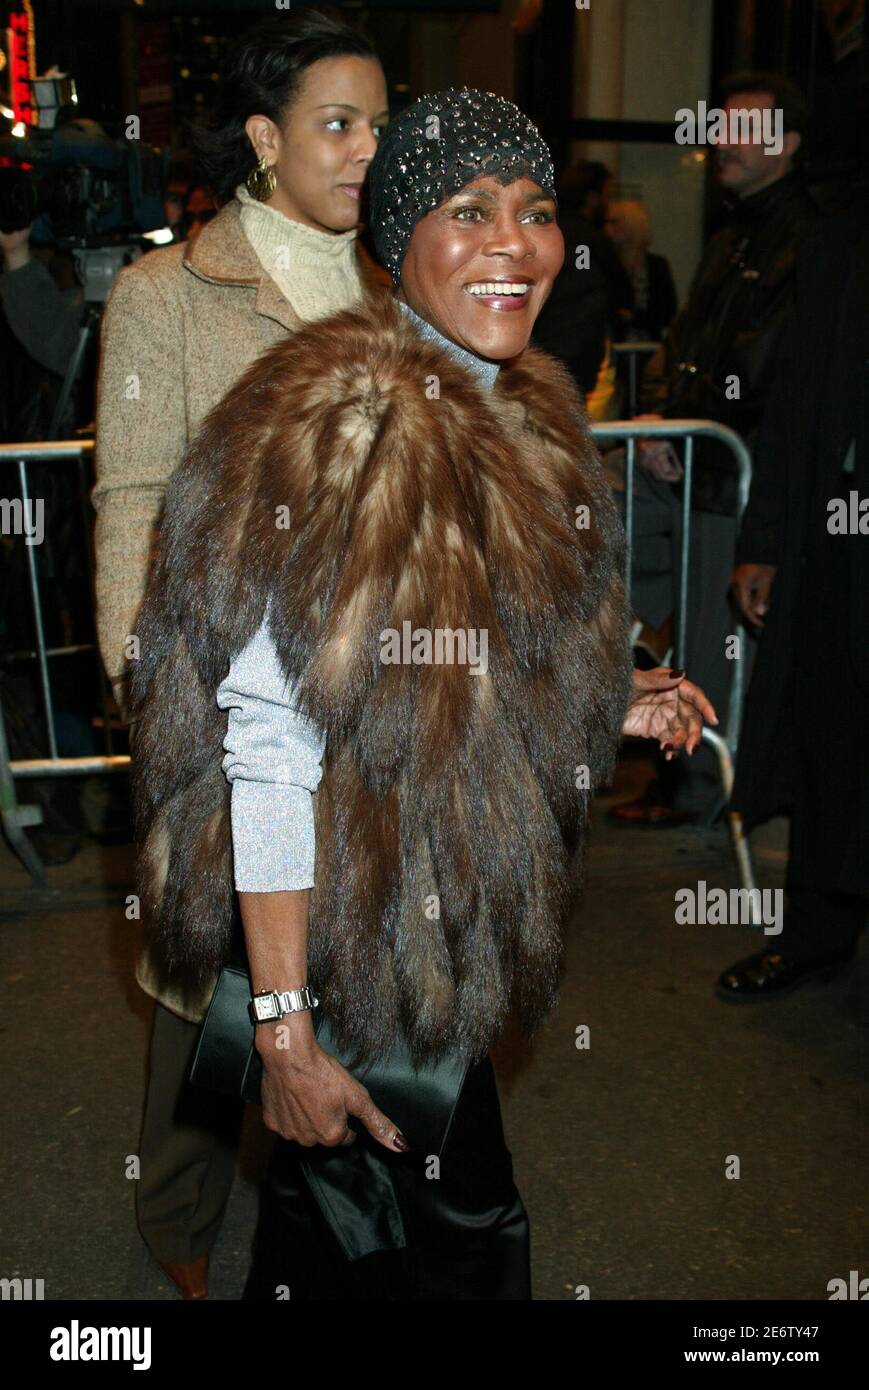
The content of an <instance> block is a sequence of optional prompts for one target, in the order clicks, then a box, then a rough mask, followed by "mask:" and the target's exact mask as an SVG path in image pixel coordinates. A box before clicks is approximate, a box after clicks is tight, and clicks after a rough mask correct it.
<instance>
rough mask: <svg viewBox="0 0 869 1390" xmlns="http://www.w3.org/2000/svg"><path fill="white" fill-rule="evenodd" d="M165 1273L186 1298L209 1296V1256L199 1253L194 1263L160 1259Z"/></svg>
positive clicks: (159, 1262)
mask: <svg viewBox="0 0 869 1390" xmlns="http://www.w3.org/2000/svg"><path fill="white" fill-rule="evenodd" d="M157 1263H158V1264H159V1266H160V1268H161V1269H162V1271H163V1273H164V1274H165V1275H167V1277H168V1278H169V1279H171V1280H172V1283H173V1284H175V1286H176V1287H177V1288H179V1289H180V1290H181V1294H182V1297H184V1298H207V1297H208V1256H207V1255H197V1256H196V1259H195V1260H194V1261H193V1262H192V1264H188V1265H185V1264H164V1263H163V1261H162V1260H158V1261H157Z"/></svg>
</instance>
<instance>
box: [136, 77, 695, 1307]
mask: <svg viewBox="0 0 869 1390" xmlns="http://www.w3.org/2000/svg"><path fill="white" fill-rule="evenodd" d="M370 179H371V184H370V187H371V210H372V219H371V220H372V230H373V232H374V236H375V241H376V243H377V246H378V251H379V253H380V255H381V258H382V260H383V261H384V263H385V264H386V266H387V267H388V268H389V270H390V271H391V273H392V276H393V281H394V284H395V288H396V296H395V298H394V299H390V298H388V297H381V298H380V299H379V300H378V299H375V298H370V299H368V300H367V301H365V302H364V303H363V305H362V306H361V307H358V308H354V309H350V310H348V311H345V312H343V313H341V314H338V315H336V316H334V317H333V318H330V319H327V320H324V321H321V322H319V323H318V324H316V325H313V326H311V327H310V328H308V329H303V330H302V331H300V332H299V333H297V334H296V335H294V337H293V338H292V340H291V341H289V342H288V343H286V344H280V345H278V346H277V347H275V348H274V349H272V350H271V351H270V352H268V353H266V354H265V355H264V356H263V357H261V358H260V359H259V360H258V361H257V362H256V363H255V364H254V365H253V366H252V367H251V368H250V369H249V370H248V371H247V372H246V373H245V375H244V376H243V378H242V379H241V380H240V381H239V383H238V385H237V386H236V387H234V388H233V389H232V390H231V391H230V392H229V393H228V395H227V396H226V397H225V398H224V399H223V401H221V403H220V404H219V405H218V406H217V407H216V408H215V409H214V410H212V412H211V414H210V415H209V416H208V418H207V420H206V422H205V424H204V425H203V427H202V429H201V430H200V432H199V434H198V435H197V437H196V439H195V440H194V441H193V443H192V444H191V445H190V447H189V449H188V451H187V454H186V456H185V460H184V466H183V467H182V468H180V469H179V470H178V471H177V472H176V474H175V476H174V478H173V481H172V483H171V484H170V487H169V490H168V493H167V500H166V510H165V516H164V520H163V525H162V534H161V540H160V545H159V548H158V553H157V556H156V563H155V565H154V568H153V570H152V573H151V576H150V581H149V588H148V592H147V595H146V600H145V603H144V605H143V608H142V611H141V614H140V618H139V631H138V635H139V638H140V658H139V661H138V663H137V666H136V669H135V672H134V677H133V698H134V702H135V707H136V711H137V713H138V715H139V723H138V727H137V734H136V743H135V767H136V783H135V794H136V807H137V817H138V825H139V831H140V836H141V839H142V849H141V856H140V865H141V892H142V902H143V911H144V913H145V916H146V919H147V921H148V923H149V925H150V928H151V931H152V939H153V942H154V947H155V949H156V950H158V951H159V952H160V953H161V955H162V957H163V959H164V960H165V962H166V968H167V970H169V971H174V972H176V973H177V974H178V976H179V977H180V978H184V979H191V980H196V979H199V980H202V979H208V978H213V976H214V974H215V972H216V971H218V970H219V969H220V967H221V966H222V965H223V964H224V963H226V962H227V961H228V960H229V959H230V958H231V957H232V953H233V921H234V907H235V901H236V893H237V895H238V899H237V900H238V904H239V907H240V919H241V925H242V928H243V935H244V946H245V948H246V959H247V962H248V964H249V969H250V979H251V990H252V994H253V996H254V999H253V1000H252V1009H253V1014H252V1016H253V1017H255V1018H256V1019H257V1020H258V1022H257V1024H256V1029H255V1048H256V1054H257V1055H258V1057H259V1059H260V1060H261V1064H262V1105H263V1116H264V1120H265V1123H266V1125H267V1126H268V1127H269V1128H270V1129H272V1130H274V1131H275V1132H276V1133H277V1134H278V1136H279V1139H278V1141H277V1142H276V1145H275V1150H274V1154H273V1158H272V1162H271V1166H270V1170H269V1177H268V1180H267V1192H266V1206H265V1210H264V1214H263V1218H262V1220H261V1225H260V1230H259V1232H258V1236H257V1241H256V1245H255V1253H254V1265H253V1268H252V1271H251V1275H250V1278H249V1281H248V1289H247V1293H246V1296H247V1297H250V1298H259V1299H274V1298H276V1297H277V1298H280V1297H287V1296H289V1297H291V1298H303V1299H320V1298H324V1299H343V1298H347V1299H357V1298H387V1299H393V1298H396V1299H397V1298H400V1299H404V1298H414V1299H441V1298H450V1299H453V1298H459V1299H476V1298H487V1299H491V1298H494V1299H502V1298H503V1299H527V1298H530V1296H531V1292H530V1274H529V1260H528V1223H527V1217H526V1214H525V1210H524V1207H523V1204H522V1201H521V1198H520V1196H519V1194H518V1192H517V1190H516V1187H515V1184H514V1182H513V1175H512V1166H511V1161H510V1154H509V1150H508V1149H507V1148H506V1145H505V1142H504V1135H503V1130H502V1127H501V1119H500V1112H499V1107H498V1100H497V1092H496V1090H495V1084H494V1077H493V1072H492V1066H491V1062H490V1060H489V1056H488V1053H489V1048H490V1047H491V1045H492V1043H493V1042H494V1040H495V1039H496V1038H497V1037H498V1035H499V1034H500V1033H501V1031H502V1030H503V1028H504V1026H505V1024H506V1022H507V1021H508V1019H509V1018H511V1017H515V1018H516V1019H517V1020H518V1021H519V1022H520V1024H522V1025H523V1026H524V1028H525V1030H526V1032H527V1033H531V1032H533V1031H534V1029H535V1028H536V1027H537V1026H538V1024H539V1023H540V1021H541V1020H542V1019H543V1017H544V1016H545V1015H546V1013H547V1011H548V1010H549V1009H550V1008H551V1007H552V1005H553V1004H554V1002H555V998H556V988H557V980H558V973H559V968H560V965H561V956H562V931H563V928H564V925H565V921H566V917H567V914H568V912H569V910H570V906H571V902H572V898H573V890H574V889H575V886H576V874H577V870H578V865H579V864H580V862H581V851H582V844H583V839H584V831H585V824H586V817H587V807H588V801H589V797H590V796H591V794H592V792H593V790H594V788H595V787H596V786H597V785H598V784H600V782H601V781H602V780H604V779H605V778H606V777H607V776H608V775H609V773H610V770H611V768H612V766H613V762H614V757H615V752H616V748H617V744H618V739H619V735H620V733H621V732H622V731H624V732H628V733H639V734H646V735H649V736H652V737H655V738H658V739H659V740H660V741H661V742H662V743H667V742H669V743H670V744H671V745H672V746H673V747H674V748H679V747H682V746H685V747H687V748H688V749H689V750H692V749H693V748H694V747H695V746H696V744H697V742H698V741H699V738H700V733H701V725H702V718H703V717H705V718H708V719H713V720H714V711H712V709H711V707H710V706H709V705H708V702H707V701H706V700H705V698H704V696H703V695H702V692H700V691H698V690H697V689H696V687H693V686H691V685H690V683H688V682H685V681H684V679H683V677H682V673H669V672H664V671H658V672H652V673H643V674H642V675H640V674H639V673H633V672H632V670H631V665H630V656H629V644H628V617H627V613H626V606H625V595H624V587H623V581H622V567H623V561H624V556H623V535H622V533H621V530H620V524H619V521H618V518H617V514H616V509H615V506H614V503H613V501H612V499H611V497H610V494H609V491H608V488H607V485H606V482H605V479H604V476H603V473H602V470H601V467H600V462H599V459H598V456H597V454H596V451H595V449H594V447H593V444H592V442H591V440H590V438H589V435H588V432H587V426H586V419H585V415H584V411H583V407H582V405H581V402H580V400H579V397H578V396H577V393H576V390H575V388H574V386H573V384H572V382H571V380H570V378H569V376H568V375H567V373H566V372H565V371H564V370H563V369H562V368H561V367H560V366H559V365H558V364H557V363H556V362H555V361H554V360H552V359H551V358H549V357H547V356H546V355H545V354H543V353H542V352H539V351H537V350H534V349H531V348H528V340H529V337H530V333H531V329H532V327H533V324H534V320H535V318H536V316H537V314H538V312H539V310H540V308H541V306H542V304H543V303H544V301H545V299H546V296H547V294H548V292H549V289H550V286H551V284H552V281H553V278H554V276H555V275H556V274H557V272H558V269H559V267H560V266H561V263H562V259H563V255H564V247H563V241H562V237H561V233H560V231H559V229H558V225H557V221H556V204H555V194H554V179H553V170H552V161H551V157H550V155H549V151H548V150H547V148H546V146H545V145H544V143H543V142H542V140H541V139H540V136H539V134H538V133H537V131H536V129H535V128H534V127H533V126H532V125H531V123H530V122H529V121H528V120H527V119H526V118H525V117H523V116H522V115H521V113H520V112H519V111H518V110H517V109H516V107H515V106H513V105H512V103H510V102H507V101H505V100H504V99H503V98H500V97H495V96H493V95H492V94H489V93H481V92H476V91H469V90H468V89H463V90H461V91H448V92H444V93H440V94H438V95H437V96H434V97H425V98H421V99H420V100H419V101H418V102H416V103H414V104H413V105H412V106H411V107H410V108H409V109H408V110H407V111H405V112H404V113H403V114H402V115H401V116H400V117H399V118H398V119H397V120H396V121H394V122H393V123H392V124H391V125H390V126H389V127H387V131H386V134H385V135H384V137H383V138H382V140H381V142H380V145H379V147H378V151H377V154H376V156H375V159H374V161H373V164H372V168H371V174H370ZM639 682H642V685H640V684H638V683H639ZM315 847H316V862H315ZM315 999H317V1000H319V1008H320V1015H319V1018H320V1019H323V1018H325V1020H326V1021H327V1023H328V1027H329V1032H330V1038H331V1043H332V1046H331V1049H327V1048H325V1047H323V1046H321V1045H320V1043H319V1042H318V1039H317V1031H316V1027H315V1022H316V1020H315V1018H314V1011H313V1006H314V1000H315ZM398 1046H401V1047H403V1048H404V1049H405V1050H406V1055H407V1057H408V1059H409V1065H410V1066H411V1067H412V1068H416V1069H417V1073H416V1074H414V1073H412V1072H408V1076H407V1079H406V1086H405V1090H406V1093H407V1095H406V1097H405V1098H406V1099H407V1098H409V1099H410V1100H411V1101H412V1100H413V1099H414V1097H415V1096H418V1095H421V1094H423V1092H422V1090H421V1087H422V1085H423V1075H424V1072H425V1069H426V1068H429V1069H431V1068H435V1069H436V1075H437V1076H438V1077H443V1076H445V1075H446V1074H447V1073H449V1074H450V1075H452V1076H454V1077H455V1076H458V1081H457V1082H455V1083H454V1089H455V1095H454V1097H453V1099H454V1101H455V1108H454V1113H453V1117H452V1125H451V1127H450V1128H449V1130H448V1133H447V1138H446V1142H445V1144H444V1146H443V1149H442V1152H441V1151H439V1152H438V1154H437V1155H436V1157H437V1162H438V1165H439V1166H438V1167H437V1169H436V1175H434V1176H433V1170H432V1166H431V1162H427V1159H429V1160H430V1159H431V1158H432V1155H431V1153H426V1152H425V1151H423V1152H419V1151H418V1150H417V1149H415V1148H413V1147H412V1146H411V1145H410V1144H409V1143H408V1139H406V1138H405V1136H404V1135H403V1134H402V1133H401V1131H400V1127H399V1125H398V1124H397V1123H396V1118H395V1115H393V1114H389V1113H387V1112H386V1110H385V1108H380V1107H378V1106H377V1105H376V1104H375V1103H374V1100H373V1099H372V1097H371V1094H370V1093H369V1091H368V1089H367V1088H366V1086H365V1084H363V1081H362V1080H360V1079H359V1076H355V1075H354V1074H353V1073H354V1070H357V1071H360V1075H363V1076H364V1075H365V1074H366V1073H365V1072H364V1070H360V1068H363V1067H365V1066H372V1065H376V1064H378V1063H383V1062H384V1059H388V1058H389V1057H390V1056H391V1055H392V1054H393V1051H394V1049H395V1048H396V1047H398ZM337 1052H340V1053H342V1055H344V1056H345V1058H346V1057H350V1056H352V1058H353V1064H352V1065H349V1064H348V1065H347V1066H345V1065H343V1064H342V1062H340V1061H339V1060H338V1057H337V1056H336V1055H335V1054H336V1053H337ZM438 1068H440V1070H439V1071H438V1070H437V1069H438ZM451 1069H452V1070H451ZM396 1094H397V1095H398V1099H397V1100H396V1102H395V1104H396V1105H398V1104H399V1100H401V1097H400V1095H399V1094H398V1093H396ZM409 1113H411V1114H412V1106H411V1108H410V1111H409ZM424 1128H425V1127H424V1125H423V1126H422V1127H421V1132H422V1131H424ZM410 1137H411V1138H412V1137H413V1136H410Z"/></svg>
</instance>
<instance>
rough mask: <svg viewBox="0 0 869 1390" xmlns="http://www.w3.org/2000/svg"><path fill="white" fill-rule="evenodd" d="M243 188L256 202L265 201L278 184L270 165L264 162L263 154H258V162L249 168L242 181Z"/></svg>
mask: <svg viewBox="0 0 869 1390" xmlns="http://www.w3.org/2000/svg"><path fill="white" fill-rule="evenodd" d="M244 184H245V188H246V189H247V191H248V193H249V194H250V196H251V197H252V198H256V200H257V202H258V203H267V202H268V200H269V198H271V196H272V194H273V193H274V191H275V189H276V188H277V186H278V180H277V175H276V174H275V171H274V168H273V167H272V165H270V164H267V163H266V157H265V155H261V156H260V161H259V164H257V165H256V167H255V168H254V169H251V171H250V173H249V174H248V176H247V178H246V179H245V181H244Z"/></svg>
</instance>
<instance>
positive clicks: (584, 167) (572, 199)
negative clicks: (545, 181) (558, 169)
mask: <svg viewBox="0 0 869 1390" xmlns="http://www.w3.org/2000/svg"><path fill="white" fill-rule="evenodd" d="M611 178H612V171H611V170H610V169H608V168H607V166H606V165H605V164H601V163H600V161H599V160H596V159H578V160H576V161H575V162H574V163H573V164H570V165H569V166H568V167H567V168H566V169H564V170H563V171H562V174H561V178H560V179H559V181H558V206H559V207H560V208H561V210H562V211H563V212H567V211H571V212H579V211H580V210H581V209H582V208H584V207H585V203H586V199H587V198H588V196H589V194H590V193H602V192H603V190H604V186H605V185H606V181H607V179H611Z"/></svg>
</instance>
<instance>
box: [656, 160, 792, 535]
mask: <svg viewBox="0 0 869 1390" xmlns="http://www.w3.org/2000/svg"><path fill="white" fill-rule="evenodd" d="M816 216H817V210H816V208H815V205H814V203H813V202H812V201H811V199H810V198H809V196H808V194H807V193H806V192H805V189H804V187H803V183H802V179H801V176H800V175H799V174H798V173H797V172H793V173H790V174H787V175H786V176H785V177H784V178H783V179H779V180H778V181H777V182H776V183H774V184H771V185H770V186H769V187H768V188H764V189H762V190H761V191H760V192H759V193H755V194H752V196H751V197H749V198H744V199H742V200H740V201H738V202H736V203H735V204H734V206H733V207H732V209H731V212H730V217H729V220H728V222H727V225H726V226H725V227H724V228H723V229H722V230H721V231H720V232H718V233H717V234H716V235H715V236H714V237H713V238H712V240H711V241H710V242H709V244H708V246H707V247H706V250H705V252H704V255H703V259H702V260H701V262H700V266H699V268H698V270H697V274H696V275H695V277H694V282H693V284H692V286H691V290H690V293H689V295H688V300H687V303H686V304H685V305H684V307H683V308H682V309H681V310H680V312H679V314H678V315H677V316H676V318H675V320H674V321H673V324H672V326H671V328H670V332H669V333H668V335H667V338H666V340H665V342H664V343H663V345H662V347H661V350H660V351H659V352H658V353H656V354H655V356H654V357H653V358H652V360H651V361H650V363H649V365H648V368H647V370H646V372H645V374H644V377H643V390H642V396H641V401H642V406H641V408H642V409H643V410H645V411H657V412H658V413H659V414H661V415H663V416H664V417H665V418H670V419H673V418H676V417H679V416H693V417H702V418H703V419H707V420H716V421H718V422H719V423H721V424H723V425H729V426H730V427H731V428H732V429H735V430H737V431H738V432H739V434H741V435H742V436H743V438H744V439H745V441H746V443H747V444H748V446H749V448H751V446H752V442H753V438H754V435H755V432H756V430H757V428H758V426H759V424H760V420H761V417H762V415H763V409H764V406H765V404H766V399H767V395H768V393H769V390H770V386H771V383H772V377H773V371H774V365H775V360H776V354H777V351H778V347H779V343H780V340H781V335H782V329H783V326H784V322H785V317H786V315H787V312H788V309H789V307H790V304H791V300H792V295H793V279H794V267H795V263H796V255H797V249H798V247H799V244H800V241H801V239H802V237H803V235H804V233H805V231H806V230H807V229H808V227H809V226H810V225H811V224H812V223H813V222H814V220H815V218H816ZM734 377H735V378H736V379H737V382H738V388H737V389H738V392H739V395H738V398H736V399H730V398H729V396H728V394H727V392H728V390H729V393H730V396H731V397H732V396H734V394H735V390H734V387H733V384H732V382H733V378H734ZM732 458H733V456H732V454H731V453H730V451H729V449H727V448H726V447H725V446H724V445H721V444H718V443H717V442H716V441H714V440H698V441H697V442H696V444H695V452H694V459H695V473H694V485H693V489H692V499H693V505H694V506H695V507H697V508H700V509H701V510H704V511H711V512H720V513H724V514H725V515H729V516H732V515H734V514H735V511H736V471H735V465H734V464H733V462H732ZM679 490H680V491H681V487H679Z"/></svg>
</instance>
